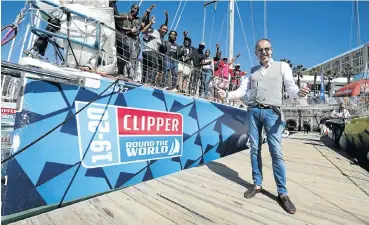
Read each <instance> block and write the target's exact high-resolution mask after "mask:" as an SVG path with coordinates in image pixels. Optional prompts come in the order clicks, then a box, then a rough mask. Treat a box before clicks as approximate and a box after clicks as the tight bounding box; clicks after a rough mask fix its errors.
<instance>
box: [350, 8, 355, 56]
mask: <svg viewBox="0 0 369 225" xmlns="http://www.w3.org/2000/svg"><path fill="white" fill-rule="evenodd" d="M354 4H355V3H354V2H352V9H351V26H350V49H352V30H353V25H352V24H353V23H354ZM351 55H352V53H351Z"/></svg>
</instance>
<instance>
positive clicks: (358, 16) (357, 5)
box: [355, 1, 361, 46]
mask: <svg viewBox="0 0 369 225" xmlns="http://www.w3.org/2000/svg"><path fill="white" fill-rule="evenodd" d="M355 18H356V39H357V45H358V46H360V45H361V40H360V15H359V1H356V8H355Z"/></svg>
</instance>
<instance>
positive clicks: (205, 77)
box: [201, 69, 213, 97]
mask: <svg viewBox="0 0 369 225" xmlns="http://www.w3.org/2000/svg"><path fill="white" fill-rule="evenodd" d="M212 77H213V71H212V70H210V69H208V70H205V69H203V70H202V79H201V80H202V82H201V83H202V85H203V86H204V92H203V94H202V95H203V96H202V97H208V96H209V86H210V82H211V78H212Z"/></svg>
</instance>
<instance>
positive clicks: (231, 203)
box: [13, 134, 369, 225]
mask: <svg viewBox="0 0 369 225" xmlns="http://www.w3.org/2000/svg"><path fill="white" fill-rule="evenodd" d="M262 154H263V174H264V180H263V189H264V193H263V194H258V195H256V196H255V197H254V198H252V199H245V198H244V197H243V193H244V192H245V190H247V188H248V187H250V185H251V183H252V178H251V164H250V155H249V151H242V152H239V153H236V154H234V155H232V156H228V157H225V158H222V159H219V160H216V161H214V162H211V163H208V164H206V165H202V166H199V167H195V168H192V169H188V170H184V171H181V172H178V173H175V174H172V175H168V176H164V177H161V178H158V179H156V180H151V181H147V182H144V183H141V184H138V185H135V186H132V187H128V188H125V189H122V190H119V191H115V192H112V193H108V194H105V195H102V196H99V197H96V198H93V199H90V200H86V201H83V202H80V203H76V204H73V205H70V206H67V207H64V208H61V209H57V210H54V211H51V212H48V213H44V214H41V215H38V216H35V217H31V218H28V219H25V220H23V221H18V222H16V223H13V224H78V225H79V224H201V225H202V224H246V223H247V224H293V225H295V224H319V225H320V224H369V173H368V172H367V171H365V170H364V169H362V168H360V167H358V166H356V165H352V164H351V163H350V161H349V160H348V159H347V158H346V157H345V156H344V154H339V153H337V152H335V151H333V150H331V149H329V148H328V147H326V146H325V145H324V144H323V143H322V142H320V141H319V138H318V136H317V134H308V135H303V134H295V135H293V136H291V137H290V138H287V139H284V140H283V154H284V159H285V162H286V168H287V188H288V191H289V196H290V198H291V200H292V201H293V202H294V204H295V205H296V207H297V212H296V214H295V215H290V214H288V213H286V212H285V211H284V210H283V209H282V208H281V207H280V206H279V204H278V203H277V202H276V194H277V193H276V186H275V181H274V177H273V171H272V166H271V157H270V155H269V151H268V146H267V145H266V144H265V145H263V151H262Z"/></svg>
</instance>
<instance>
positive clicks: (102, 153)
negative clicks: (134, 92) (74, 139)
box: [75, 101, 183, 168]
mask: <svg viewBox="0 0 369 225" xmlns="http://www.w3.org/2000/svg"><path fill="white" fill-rule="evenodd" d="M75 104H76V110H79V109H81V108H82V107H84V106H85V105H87V102H78V101H76V103H75ZM77 129H78V140H79V148H80V156H81V161H82V165H83V166H84V167H86V168H95V167H103V166H110V165H117V164H126V163H133V162H141V161H148V160H157V159H163V158H173V157H179V156H182V152H183V117H182V115H181V114H179V113H172V112H161V111H153V110H145V109H136V108H128V107H119V106H114V105H104V104H97V103H92V104H90V105H89V106H88V107H86V108H85V109H84V110H83V111H81V112H80V113H79V114H77Z"/></svg>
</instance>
